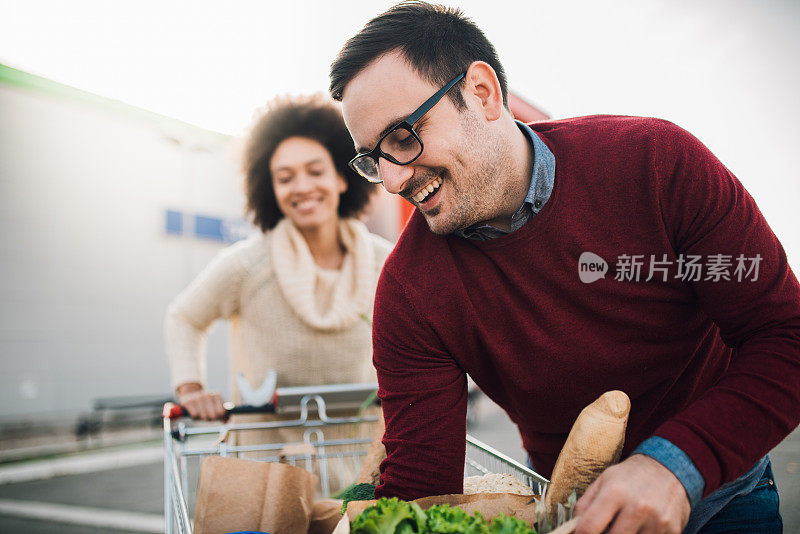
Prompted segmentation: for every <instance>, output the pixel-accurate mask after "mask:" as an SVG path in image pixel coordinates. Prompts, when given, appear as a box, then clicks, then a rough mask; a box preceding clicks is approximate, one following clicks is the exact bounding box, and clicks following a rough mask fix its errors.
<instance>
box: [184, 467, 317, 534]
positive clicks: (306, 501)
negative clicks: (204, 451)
mask: <svg viewBox="0 0 800 534" xmlns="http://www.w3.org/2000/svg"><path fill="white" fill-rule="evenodd" d="M316 486H317V478H316V477H315V476H314V475H312V474H311V473H309V472H308V471H306V470H305V469H301V468H299V467H294V466H291V465H287V464H280V463H271V462H255V461H252V460H243V459H240V458H221V457H219V456H208V457H206V458H205V459H203V462H202V463H201V464H200V480H199V482H198V489H197V504H196V508H195V515H194V532H195V534H225V533H228V532H236V531H240V530H258V531H262V532H269V533H270V534H297V533H298V532H307V531H308V526H309V523H310V517H311V509H312V505H313V501H314V490H315V488H316Z"/></svg>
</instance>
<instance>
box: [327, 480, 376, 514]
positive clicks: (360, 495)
mask: <svg viewBox="0 0 800 534" xmlns="http://www.w3.org/2000/svg"><path fill="white" fill-rule="evenodd" d="M337 495H338V496H337V497H336V498H338V499H342V513H344V512H345V511H346V510H347V503H349V502H350V501H371V500H372V499H374V498H375V486H373V485H372V484H369V483H367V482H361V483H354V484H351V485H350V486H347V488H345V490H344V491H342V492H340V493H339V494H337Z"/></svg>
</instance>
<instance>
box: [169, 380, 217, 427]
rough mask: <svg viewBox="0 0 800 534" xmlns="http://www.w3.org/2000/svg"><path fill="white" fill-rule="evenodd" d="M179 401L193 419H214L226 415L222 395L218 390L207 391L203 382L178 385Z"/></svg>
mask: <svg viewBox="0 0 800 534" xmlns="http://www.w3.org/2000/svg"><path fill="white" fill-rule="evenodd" d="M177 393H178V402H179V403H180V405H181V406H183V407H184V408H185V409H186V411H187V412H189V415H190V416H191V417H192V418H193V419H204V420H206V421H212V420H215V419H222V418H224V417H225V413H226V412H225V407H224V406H223V405H222V397H221V396H220V394H219V393H217V392H216V391H206V390H205V389H203V386H202V384H198V383H197V382H189V383H187V384H181V385H180V386H178V391H177Z"/></svg>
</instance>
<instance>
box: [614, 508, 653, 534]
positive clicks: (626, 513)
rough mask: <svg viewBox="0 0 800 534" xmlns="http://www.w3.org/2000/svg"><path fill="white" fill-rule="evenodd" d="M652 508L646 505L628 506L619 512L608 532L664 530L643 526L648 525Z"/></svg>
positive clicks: (616, 533) (624, 533) (621, 533)
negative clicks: (649, 508)
mask: <svg viewBox="0 0 800 534" xmlns="http://www.w3.org/2000/svg"><path fill="white" fill-rule="evenodd" d="M650 512H651V510H647V508H646V507H635V506H626V507H625V508H623V509H622V511H620V513H619V514H617V517H616V519H614V524H613V525H612V528H611V530H609V531H608V534H630V533H631V532H663V531H661V530H650V529H649V528H643V527H645V526H647V523H648V519H649V517H648V516H649V514H650Z"/></svg>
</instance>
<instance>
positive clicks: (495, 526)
mask: <svg viewBox="0 0 800 534" xmlns="http://www.w3.org/2000/svg"><path fill="white" fill-rule="evenodd" d="M489 534H536V531H535V530H533V529H532V528H531V527H530V526H529V525H528V523H526V522H525V521H522V520H521V519H517V518H516V517H511V516H507V515H503V514H500V515H499V516H497V517H495V518H494V519H492V524H491V525H489Z"/></svg>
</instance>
